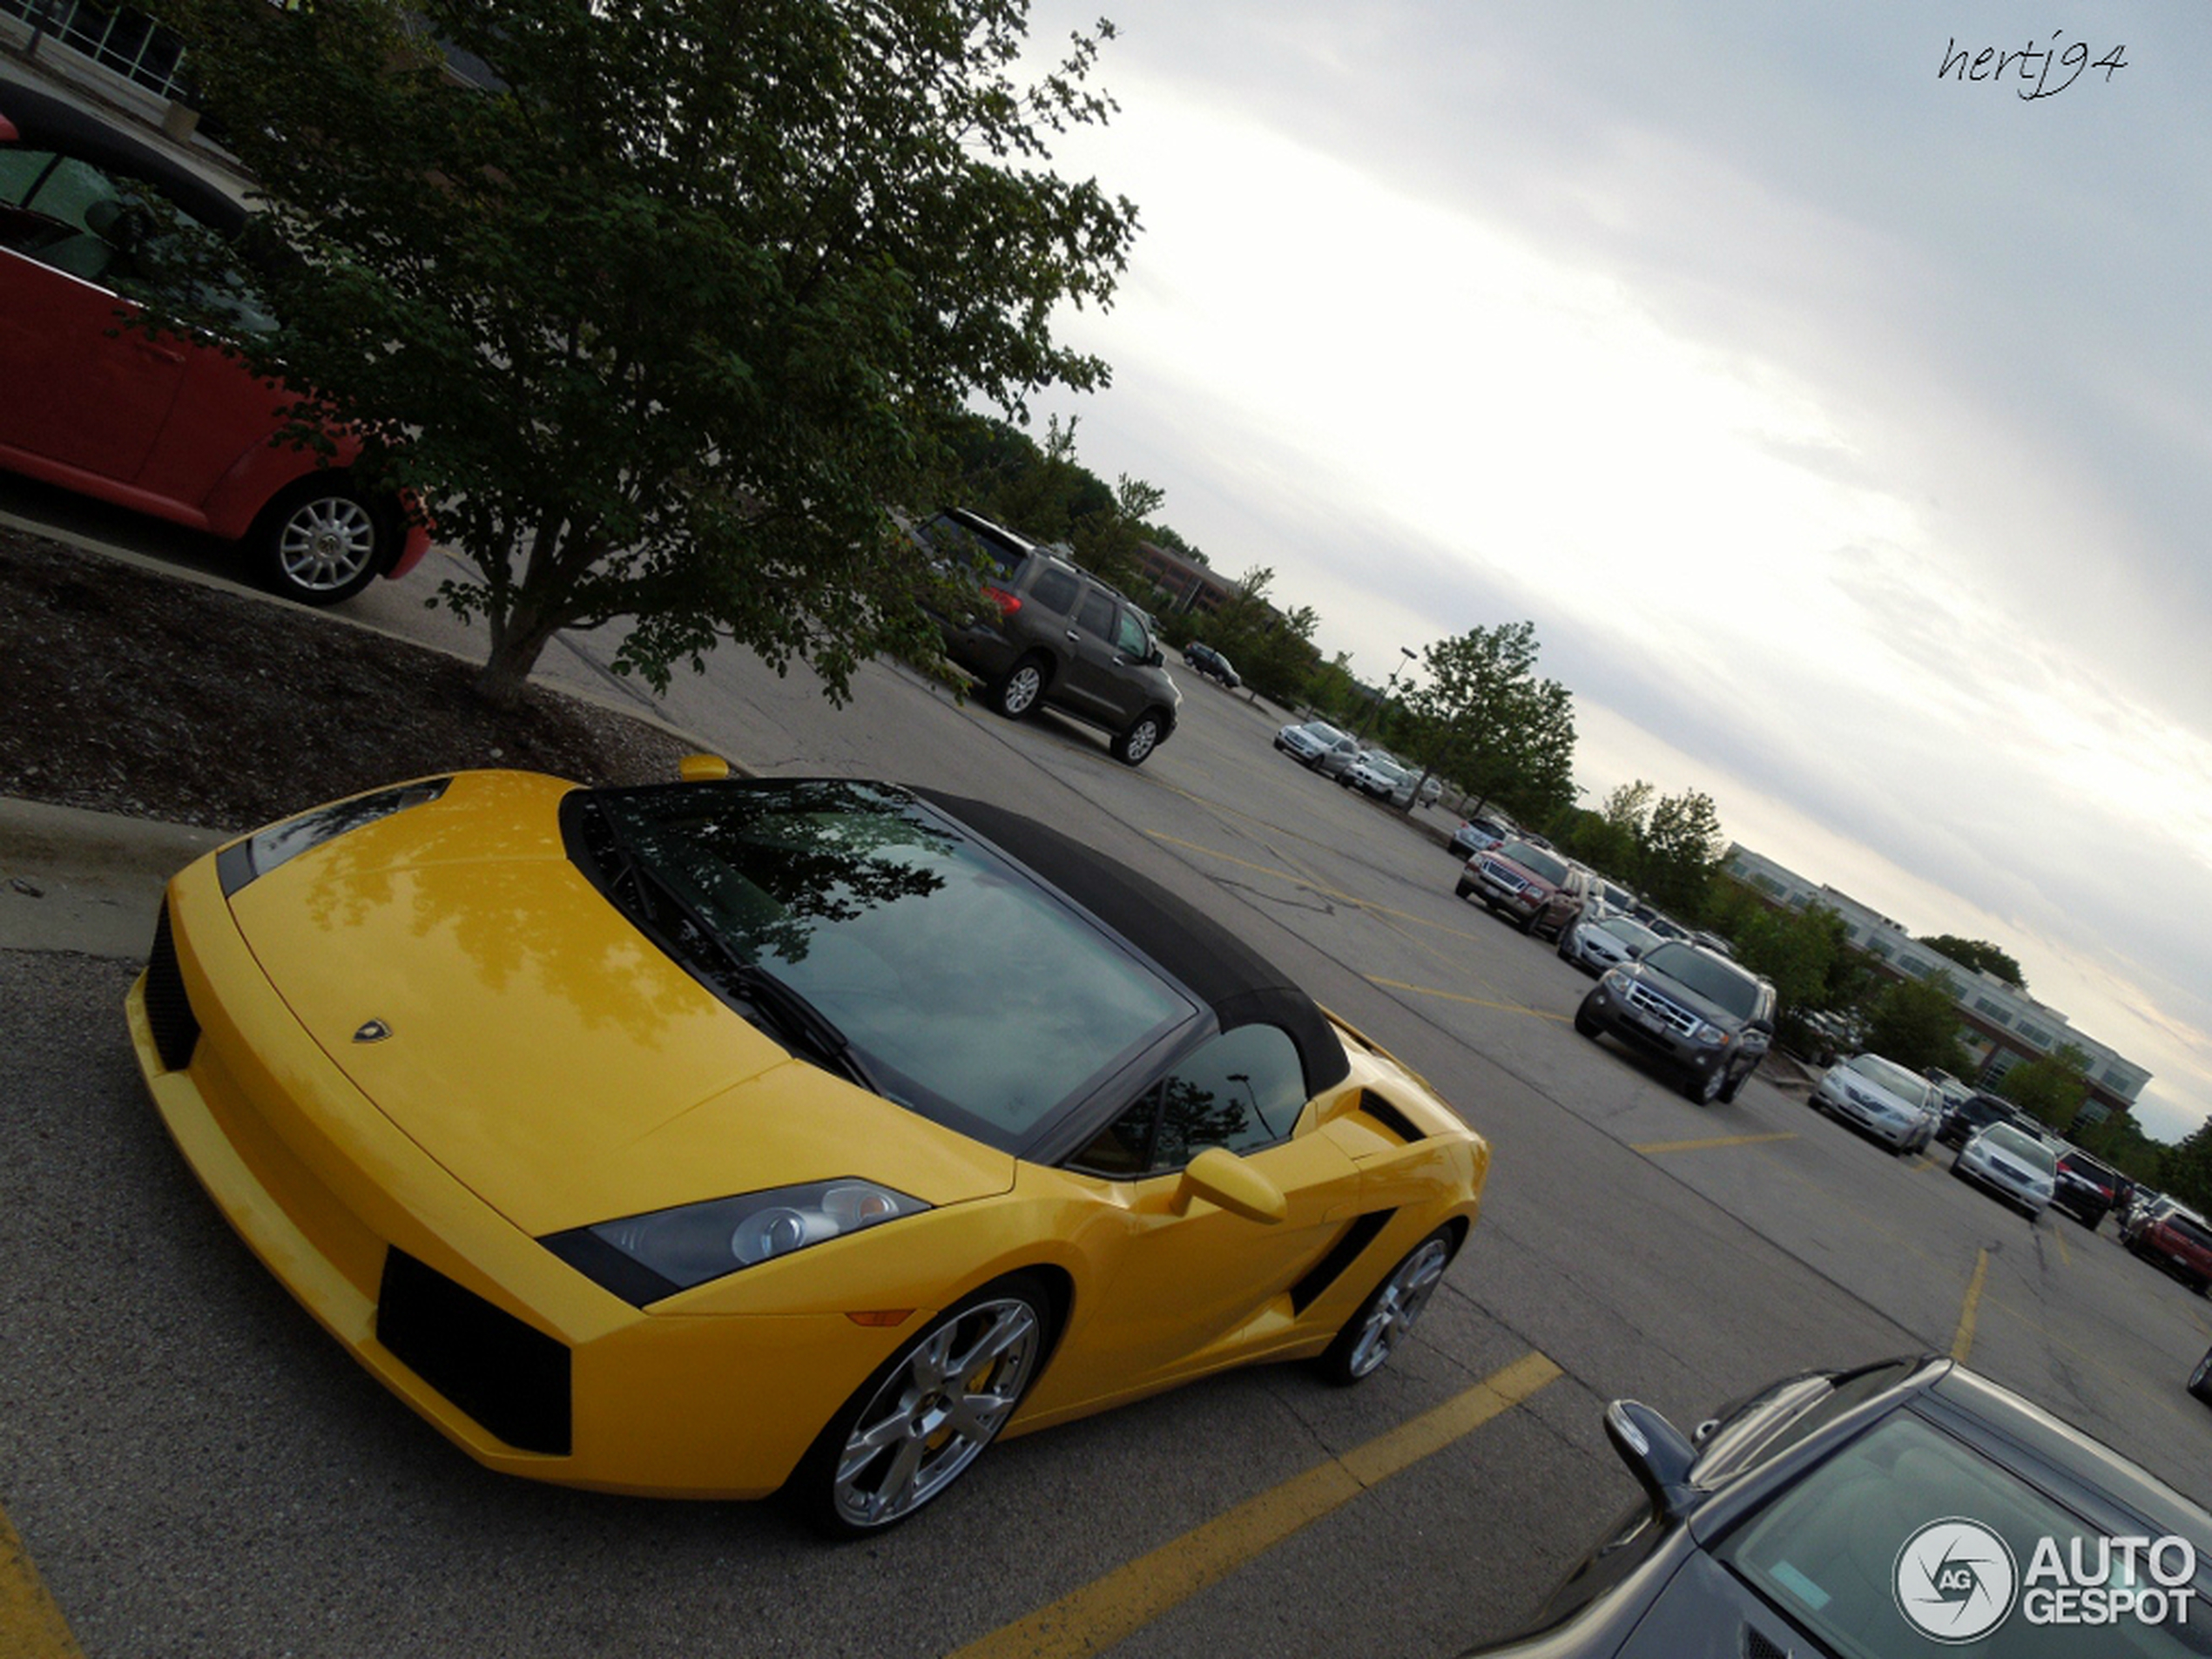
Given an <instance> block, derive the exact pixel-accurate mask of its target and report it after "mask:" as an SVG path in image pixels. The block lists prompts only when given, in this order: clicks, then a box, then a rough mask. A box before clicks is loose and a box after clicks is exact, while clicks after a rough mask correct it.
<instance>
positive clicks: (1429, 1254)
mask: <svg viewBox="0 0 2212 1659" xmlns="http://www.w3.org/2000/svg"><path fill="white" fill-rule="evenodd" d="M1459 1248H1460V1230H1459V1229H1458V1228H1456V1227H1453V1226H1451V1225H1449V1224H1447V1225H1445V1226H1442V1227H1439V1228H1438V1229H1437V1230H1436V1231H1434V1232H1433V1233H1431V1234H1430V1235H1429V1236H1428V1237H1427V1238H1424V1239H1422V1240H1421V1242H1420V1244H1416V1245H1414V1246H1413V1249H1411V1250H1409V1251H1406V1253H1405V1255H1403V1256H1402V1257H1400V1258H1399V1260H1398V1262H1397V1264H1396V1265H1395V1266H1393V1268H1392V1269H1391V1270H1390V1271H1388V1272H1387V1273H1385V1274H1384V1275H1383V1276H1382V1278H1381V1279H1380V1280H1379V1281H1378V1282H1377V1284H1376V1285H1375V1288H1374V1289H1373V1290H1372V1291H1368V1292H1367V1297H1366V1300H1365V1301H1363V1302H1361V1303H1360V1304H1359V1309H1358V1310H1357V1311H1356V1312H1354V1313H1353V1314H1352V1317H1351V1318H1348V1319H1346V1320H1345V1322H1344V1328H1343V1329H1342V1330H1341V1331H1339V1332H1337V1334H1336V1339H1335V1340H1334V1341H1333V1342H1332V1343H1330V1344H1329V1345H1328V1347H1327V1349H1326V1350H1325V1352H1323V1353H1322V1355H1321V1357H1320V1358H1319V1359H1317V1360H1315V1361H1314V1364H1315V1365H1316V1366H1318V1367H1319V1369H1320V1372H1321V1374H1322V1375H1323V1376H1324V1377H1325V1378H1327V1379H1329V1380H1330V1381H1331V1382H1332V1383H1334V1384H1336V1385H1337V1386H1339V1388H1348V1387H1350V1386H1352V1384H1353V1383H1356V1382H1359V1381H1362V1380H1364V1379H1366V1378H1369V1377H1372V1376H1373V1375H1374V1374H1375V1372H1378V1371H1380V1370H1381V1369H1382V1367H1383V1363H1384V1361H1386V1360H1387V1359H1389V1358H1390V1356H1391V1354H1392V1352H1393V1351H1394V1350H1395V1349H1396V1348H1397V1346H1398V1343H1399V1339H1400V1338H1401V1337H1403V1336H1404V1335H1405V1334H1406V1332H1408V1331H1411V1330H1412V1329H1413V1325H1414V1323H1415V1322H1416V1321H1417V1320H1418V1319H1420V1317H1421V1312H1422V1310H1423V1309H1424V1308H1426V1307H1427V1305H1428V1301H1429V1298H1430V1297H1432V1296H1433V1295H1434V1294H1435V1292H1436V1287H1437V1285H1440V1284H1441V1283H1442V1282H1443V1278H1444V1273H1445V1270H1446V1269H1447V1268H1449V1267H1450V1266H1451V1265H1452V1258H1453V1256H1455V1255H1457V1254H1458V1253H1459Z"/></svg>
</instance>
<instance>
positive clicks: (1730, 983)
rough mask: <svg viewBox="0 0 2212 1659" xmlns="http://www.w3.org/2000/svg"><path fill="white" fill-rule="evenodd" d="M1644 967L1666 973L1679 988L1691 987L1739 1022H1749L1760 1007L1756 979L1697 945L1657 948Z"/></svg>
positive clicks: (1645, 959) (1670, 943)
mask: <svg viewBox="0 0 2212 1659" xmlns="http://www.w3.org/2000/svg"><path fill="white" fill-rule="evenodd" d="M1643 965H1644V966H1645V967H1646V968H1650V969H1651V970H1652V971H1653V972H1655V973H1659V974H1665V975H1666V976H1667V977H1668V978H1669V979H1670V980H1673V981H1675V982H1676V984H1678V985H1686V986H1688V987H1689V988H1690V989H1691V990H1693V991H1695V992H1696V993H1697V995H1700V996H1702V997H1703V998H1704V999H1705V1000H1706V1001H1708V1002H1710V1003H1713V1004H1714V1005H1715V1006H1716V1007H1718V1008H1725V1009H1727V1010H1728V1011H1729V1012H1730V1014H1733V1015H1736V1016H1737V1018H1738V1019H1749V1018H1750V1015H1751V1010H1752V1009H1753V1008H1757V1006H1758V1005H1759V987H1758V982H1757V981H1756V980H1753V979H1750V978H1749V977H1748V976H1746V975H1745V974H1741V973H1738V972H1737V970H1736V969H1735V968H1730V967H1729V966H1728V965H1727V964H1726V963H1724V962H1716V961H1714V960H1713V959H1712V958H1711V957H1710V956H1706V955H1704V954H1701V953H1700V952H1699V951H1698V950H1697V949H1696V947H1694V946H1690V945H1684V944H1680V943H1677V942H1676V941H1673V940H1669V941H1667V942H1666V943H1665V944H1663V945H1661V946H1659V947H1657V948H1656V949H1653V950H1649V951H1646V952H1645V953H1644V956H1643Z"/></svg>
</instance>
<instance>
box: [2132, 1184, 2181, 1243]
mask: <svg viewBox="0 0 2212 1659" xmlns="http://www.w3.org/2000/svg"><path fill="white" fill-rule="evenodd" d="M2179 1203H2181V1200H2180V1199H2179V1198H2176V1197H2172V1196H2171V1195H2169V1194H2168V1193H2163V1192H2160V1191H2158V1190H2155V1189H2154V1188H2151V1187H2137V1188H2136V1189H2135V1190H2134V1192H2132V1193H2130V1194H2129V1195H2128V1204H2127V1207H2126V1208H2125V1209H2123V1210H2122V1211H2121V1215H2120V1238H2121V1243H2122V1244H2125V1243H2126V1242H2127V1241H2128V1235H2129V1234H2131V1233H2133V1232H2134V1231H2136V1229H2138V1228H2140V1227H2141V1226H2142V1224H2144V1223H2145V1222H2147V1221H2148V1220H2149V1219H2150V1218H2151V1217H2153V1216H2155V1215H2158V1214H2160V1213H2161V1212H2162V1211H2167V1210H2170V1209H2172V1208H2173V1207H2174V1206H2175V1204H2179Z"/></svg>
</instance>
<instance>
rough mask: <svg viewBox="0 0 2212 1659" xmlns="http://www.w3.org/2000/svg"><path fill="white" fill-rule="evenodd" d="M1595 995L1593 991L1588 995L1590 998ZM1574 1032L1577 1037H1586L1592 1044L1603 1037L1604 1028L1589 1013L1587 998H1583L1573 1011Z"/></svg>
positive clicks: (1588, 998) (1588, 999)
mask: <svg viewBox="0 0 2212 1659" xmlns="http://www.w3.org/2000/svg"><path fill="white" fill-rule="evenodd" d="M1595 995H1597V993H1596V992H1595V991H1593V992H1591V993H1590V996H1595ZM1575 1035H1577V1036H1584V1037H1588V1038H1589V1039H1590V1040H1591V1041H1592V1042H1595V1041H1596V1040H1597V1039H1598V1038H1600V1037H1602V1036H1603V1035H1605V1027H1604V1026H1603V1025H1602V1024H1600V1023H1599V1022H1598V1020H1597V1017H1596V1016H1595V1015H1593V1014H1592V1013H1591V1012H1590V997H1589V996H1586V997H1584V998H1583V999H1582V1001H1581V1003H1580V1005H1578V1006H1577V1007H1576V1008H1575Z"/></svg>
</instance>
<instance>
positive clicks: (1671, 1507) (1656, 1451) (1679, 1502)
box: [1605, 1399, 1700, 1521]
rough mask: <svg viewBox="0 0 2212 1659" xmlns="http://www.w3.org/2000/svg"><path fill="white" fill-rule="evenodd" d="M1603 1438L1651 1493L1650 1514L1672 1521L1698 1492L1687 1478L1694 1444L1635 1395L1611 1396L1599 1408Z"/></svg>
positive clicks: (1690, 1505)
mask: <svg viewBox="0 0 2212 1659" xmlns="http://www.w3.org/2000/svg"><path fill="white" fill-rule="evenodd" d="M1605 1438H1606V1439H1608V1440H1611V1441H1612V1442H1613V1449H1614V1450H1615V1452H1617V1453H1620V1454H1621V1460H1622V1462H1623V1463H1625V1464H1627V1465H1628V1466H1629V1474H1633V1475H1634V1476H1635V1478H1636V1484H1637V1485H1638V1486H1640V1487H1642V1488H1643V1489H1644V1492H1645V1493H1646V1494H1647V1495H1649V1498H1650V1499H1651V1510H1652V1514H1655V1515H1656V1516H1657V1517H1658V1518H1659V1519H1660V1520H1661V1521H1676V1520H1679V1519H1680V1518H1681V1517H1683V1515H1686V1514H1689V1512H1690V1510H1691V1509H1693V1508H1695V1507H1696V1504H1697V1500H1698V1498H1699V1496H1700V1494H1699V1493H1698V1490H1697V1488H1696V1487H1694V1486H1692V1485H1690V1483H1689V1470H1690V1466H1691V1465H1692V1464H1694V1463H1696V1461H1697V1448H1696V1447H1695V1446H1693V1445H1691V1444H1690V1443H1689V1440H1687V1439H1685V1438H1684V1436H1683V1432H1682V1431H1681V1430H1680V1429H1678V1428H1676V1426H1674V1425H1673V1424H1672V1423H1670V1422H1669V1421H1668V1420H1666V1418H1665V1417H1663V1416H1662V1415H1661V1414H1660V1413H1657V1412H1656V1411H1654V1410H1653V1409H1652V1408H1651V1407H1650V1406H1647V1405H1645V1404H1644V1403H1643V1402H1642V1400H1640V1399H1616V1400H1615V1401H1614V1402H1613V1403H1612V1404H1611V1405H1610V1406H1607V1407H1606V1408H1605Z"/></svg>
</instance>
